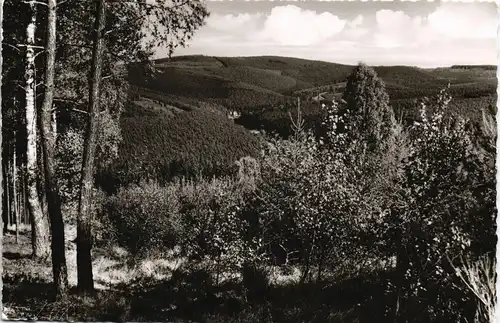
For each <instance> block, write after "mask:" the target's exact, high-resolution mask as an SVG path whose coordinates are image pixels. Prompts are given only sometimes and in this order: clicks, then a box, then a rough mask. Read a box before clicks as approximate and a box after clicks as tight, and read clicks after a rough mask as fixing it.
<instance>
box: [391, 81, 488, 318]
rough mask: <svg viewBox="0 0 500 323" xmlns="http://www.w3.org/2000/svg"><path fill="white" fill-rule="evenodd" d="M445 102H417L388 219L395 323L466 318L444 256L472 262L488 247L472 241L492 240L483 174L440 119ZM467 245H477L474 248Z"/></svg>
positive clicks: (454, 123) (456, 129)
mask: <svg viewBox="0 0 500 323" xmlns="http://www.w3.org/2000/svg"><path fill="white" fill-rule="evenodd" d="M450 100H451V97H450V96H449V94H448V93H447V91H446V90H443V91H441V93H440V94H439V95H438V96H437V98H436V99H434V100H429V101H424V102H422V104H421V119H420V120H419V121H418V122H415V124H414V126H413V127H412V129H411V130H410V135H411V142H412V145H411V150H410V156H409V158H408V161H407V162H406V163H405V177H404V181H403V183H402V188H401V192H400V197H401V199H400V202H399V206H397V207H395V208H393V209H392V211H393V213H392V217H391V218H390V219H391V220H389V221H390V222H389V223H390V224H389V226H392V225H394V227H393V229H392V230H391V231H392V232H393V233H395V235H394V236H393V239H394V240H392V241H393V245H394V246H395V247H396V249H397V258H398V260H397V261H398V264H397V274H398V275H399V278H396V280H395V282H398V284H400V287H401V288H402V289H403V295H404V296H401V301H402V302H403V303H404V304H405V305H401V308H400V313H399V315H400V317H399V319H403V320H406V319H410V318H412V319H414V320H415V321H422V320H431V321H435V320H437V321H439V320H443V319H450V318H453V320H454V321H457V322H458V321H464V320H466V319H469V320H470V319H472V317H470V316H469V317H464V315H465V316H466V315H467V311H466V310H464V308H466V307H467V306H470V304H471V301H470V297H469V296H467V295H464V294H463V293H462V292H461V291H460V289H458V290H457V289H456V287H454V284H456V282H457V281H456V277H455V275H454V270H453V268H452V267H451V266H450V264H449V263H448V262H446V261H445V260H446V255H450V257H455V256H456V255H458V254H466V255H467V257H472V259H476V257H477V256H479V255H481V253H483V252H484V248H485V247H486V248H488V246H489V248H492V244H491V243H486V244H485V243H484V242H485V240H484V238H481V236H480V235H479V234H478V232H479V231H482V232H483V235H484V234H485V233H486V236H492V235H494V231H492V230H493V227H494V225H493V219H494V214H495V212H494V202H493V201H494V198H493V196H494V186H493V185H492V184H493V181H492V177H491V169H490V170H488V167H485V165H484V164H483V163H482V162H481V160H480V159H479V158H478V155H477V153H476V152H475V149H474V148H473V145H472V141H471V139H470V133H469V132H468V131H467V130H466V128H465V122H464V121H463V120H460V119H459V120H456V119H454V118H450V117H449V116H447V115H446V112H447V111H446V110H447V107H448V104H449V102H450ZM429 105H432V107H433V113H432V114H431V115H430V116H429V115H428V113H427V107H428V106H429ZM488 174H489V175H488ZM388 239H389V238H388ZM474 240H479V241H482V243H481V245H482V246H481V247H480V248H474V247H473V243H471V242H473V241H474ZM493 248H494V246H493Z"/></svg>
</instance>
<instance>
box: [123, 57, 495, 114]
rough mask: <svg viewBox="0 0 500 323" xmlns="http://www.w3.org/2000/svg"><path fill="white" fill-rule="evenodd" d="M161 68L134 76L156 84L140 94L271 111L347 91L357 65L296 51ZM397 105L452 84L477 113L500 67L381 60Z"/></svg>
mask: <svg viewBox="0 0 500 323" xmlns="http://www.w3.org/2000/svg"><path fill="white" fill-rule="evenodd" d="M155 66H156V68H157V70H158V74H157V75H156V77H155V78H153V79H151V80H146V79H145V78H144V77H140V76H139V75H133V77H131V80H132V82H133V83H134V85H138V86H139V87H140V88H147V89H149V90H154V91H155V92H156V95H153V96H152V95H151V94H148V93H143V92H142V91H139V94H140V97H145V98H150V99H154V100H157V101H159V102H163V103H166V104H168V103H171V102H172V101H173V100H174V99H175V101H177V102H178V103H179V102H182V103H186V104H190V105H195V106H204V107H207V106H208V107H212V108H215V109H217V110H221V111H226V110H227V109H231V110H238V111H240V112H242V113H252V114H255V113H257V111H259V110H262V109H264V110H266V111H267V112H269V110H271V109H272V108H273V107H276V106H279V105H282V104H283V103H284V102H287V101H289V100H290V99H291V97H295V96H301V97H302V98H303V99H305V100H307V99H309V98H311V97H313V96H316V95H317V94H318V93H321V92H325V91H330V92H333V93H342V91H343V86H344V80H345V78H346V77H347V75H348V74H349V73H350V72H351V70H352V68H353V66H349V65H342V64H336V63H328V62H322V61H312V60H306V59H299V58H291V57H276V56H258V57H212V56H201V55H198V56H177V57H173V58H171V59H168V58H165V59H158V60H156V61H155ZM375 70H376V72H377V74H378V75H379V76H380V77H381V78H382V79H383V80H384V82H385V83H386V87H387V91H388V93H389V95H390V97H391V100H392V102H393V106H394V108H395V109H396V110H401V111H400V112H402V113H404V114H405V115H410V116H411V115H413V111H412V108H411V106H410V102H412V101H413V99H416V98H421V97H423V96H428V95H433V94H435V93H437V91H439V89H441V88H443V87H445V86H447V85H448V83H450V84H451V94H452V96H453V97H454V98H455V102H456V103H457V104H459V105H460V107H457V111H459V112H461V113H462V114H464V115H465V116H466V117H469V118H473V117H474V111H473V108H474V107H477V105H478V104H477V103H478V102H479V101H480V102H481V104H484V103H485V102H488V103H494V102H495V93H496V84H497V79H496V70H495V69H494V68H492V67H491V66H469V67H467V66H452V67H447V68H436V69H421V68H417V67H409V66H378V67H375Z"/></svg>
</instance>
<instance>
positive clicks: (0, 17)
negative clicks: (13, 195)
mask: <svg viewBox="0 0 500 323" xmlns="http://www.w3.org/2000/svg"><path fill="white" fill-rule="evenodd" d="M3 3H4V0H0V129H2V125H3V120H2V91H1V89H2V65H3V57H2V48H3ZM2 145H3V138H2V131H0V150H1V149H2ZM0 167H2V154H1V153H0ZM2 182H3V172H2V171H1V170H0V213H2V211H3V210H2V206H3V201H1V199H2V198H3V194H2V193H3V192H2V191H1V190H2V188H3V185H2ZM2 220H3V219H2ZM0 241H3V230H2V233H0ZM0 254H3V248H2V244H1V243H0ZM0 269H3V257H0ZM0 290H3V284H2V279H0ZM0 312H2V320H3V319H4V318H5V319H6V318H7V317H5V316H4V315H3V299H2V293H0Z"/></svg>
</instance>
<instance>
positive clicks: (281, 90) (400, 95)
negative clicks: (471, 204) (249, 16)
mask: <svg viewBox="0 0 500 323" xmlns="http://www.w3.org/2000/svg"><path fill="white" fill-rule="evenodd" d="M154 66H155V69H156V73H155V75H154V76H153V77H147V76H145V75H144V74H143V73H142V72H140V69H132V70H131V72H130V78H129V79H130V83H131V85H132V86H131V98H132V101H131V104H129V106H128V108H127V109H126V111H125V113H124V115H123V116H122V129H128V130H129V131H124V140H123V143H122V147H121V154H120V160H121V161H122V162H120V164H122V166H120V167H119V168H120V169H122V168H123V167H124V168H123V169H127V171H126V172H123V173H124V174H132V173H134V172H132V171H131V169H130V167H132V165H133V168H134V169H136V168H137V169H142V170H144V172H146V173H148V172H149V171H148V169H149V170H151V169H155V172H158V171H160V172H161V173H162V175H161V176H160V177H163V178H165V179H167V178H169V177H171V176H170V175H169V174H173V173H172V172H174V173H179V172H180V173H185V174H191V175H193V174H197V173H200V172H201V173H205V175H211V174H217V173H220V172H221V169H223V168H224V166H222V165H227V164H228V163H229V164H230V163H232V161H234V160H236V159H238V158H240V157H243V156H246V155H255V154H257V153H258V147H259V145H258V144H257V141H258V136H257V137H256V136H255V135H254V134H251V133H250V131H248V130H264V131H266V132H278V133H280V134H281V135H285V136H286V135H287V134H288V131H289V130H290V119H289V114H288V113H289V111H290V110H292V109H295V105H296V102H297V101H296V97H300V98H301V107H302V110H303V114H304V117H305V120H306V122H307V123H308V124H309V125H311V126H314V125H315V124H316V123H317V122H318V121H319V119H320V118H319V116H320V114H321V108H320V104H319V102H317V101H316V100H315V98H318V96H320V97H325V98H330V99H331V98H333V97H339V96H340V95H341V94H342V92H343V90H344V86H345V79H346V77H347V76H348V75H349V74H350V73H351V71H352V70H353V68H354V66H349V65H342V64H335V63H328V62H321V61H312V60H305V59H298V58H291V57H276V56H259V57H211V56H177V57H173V58H171V59H158V60H156V61H155V62H154ZM374 69H375V71H376V72H377V74H378V75H379V77H381V78H382V79H383V80H384V82H385V84H386V88H387V92H388V93H389V96H390V98H391V104H392V106H393V107H394V110H395V111H396V113H397V114H398V115H399V116H400V117H402V118H404V119H406V120H407V121H411V120H413V119H414V118H416V117H417V116H418V106H417V104H416V103H415V99H418V98H422V97H424V96H432V95H435V94H437V93H438V91H439V90H440V89H442V88H444V87H446V86H448V84H450V92H451V95H452V96H453V100H452V102H451V103H450V108H451V109H452V112H454V113H459V114H461V115H463V116H465V117H466V118H470V119H474V120H478V121H479V120H480V119H479V118H481V109H482V108H487V107H488V106H495V105H496V104H495V103H496V84H497V80H496V71H495V70H494V69H491V68H490V67H487V66H479V67H478V66H475V67H474V68H464V67H463V66H456V67H447V68H436V69H421V68H416V67H409V66H378V67H375V68H374ZM232 111H237V112H238V114H239V115H240V116H239V118H237V119H236V120H234V122H233V120H230V119H229V118H228V115H229V114H230V112H232ZM293 111H294V110H293ZM220 129H223V131H222V130H220ZM142 143H147V145H144V144H142ZM221 167H222V168H221ZM178 168H182V169H180V170H179V169H178ZM207 169H210V171H209V172H208V173H206V170H207ZM174 170H175V171H174ZM115 174H116V172H115ZM137 176H138V177H139V178H140V177H143V175H140V174H139V175H137ZM123 180H124V181H125V182H126V181H128V180H127V179H123Z"/></svg>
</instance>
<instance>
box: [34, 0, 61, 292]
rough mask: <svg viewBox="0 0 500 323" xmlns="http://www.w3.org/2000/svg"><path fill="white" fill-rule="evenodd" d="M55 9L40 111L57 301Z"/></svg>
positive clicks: (50, 7)
mask: <svg viewBox="0 0 500 323" xmlns="http://www.w3.org/2000/svg"><path fill="white" fill-rule="evenodd" d="M56 7H57V0H47V11H48V15H47V44H46V47H45V51H46V53H47V54H46V60H45V93H44V97H43V103H42V111H41V118H40V123H41V127H40V129H41V137H42V153H43V169H44V178H45V193H46V196H47V208H48V213H49V219H50V231H51V234H52V241H51V249H52V272H53V276H54V287H55V292H56V295H55V296H56V299H65V298H67V296H68V269H67V267H66V254H65V244H66V242H65V239H64V221H63V217H62V212H61V199H60V196H59V192H58V191H57V186H56V182H55V176H54V175H55V174H54V173H55V165H54V164H55V160H54V158H55V140H54V138H55V136H54V134H53V133H52V125H51V124H52V122H51V121H52V120H51V119H52V104H53V101H54V74H55V60H56V22H57V15H56Z"/></svg>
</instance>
